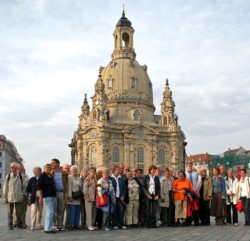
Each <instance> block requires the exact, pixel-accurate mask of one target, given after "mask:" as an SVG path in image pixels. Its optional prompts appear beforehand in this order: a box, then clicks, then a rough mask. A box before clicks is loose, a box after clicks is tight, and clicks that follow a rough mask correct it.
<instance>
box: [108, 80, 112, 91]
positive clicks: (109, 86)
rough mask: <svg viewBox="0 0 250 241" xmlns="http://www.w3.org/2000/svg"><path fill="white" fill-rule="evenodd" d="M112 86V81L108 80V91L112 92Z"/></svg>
mask: <svg viewBox="0 0 250 241" xmlns="http://www.w3.org/2000/svg"><path fill="white" fill-rule="evenodd" d="M112 84H113V80H112V79H109V80H108V89H109V90H112V88H113V86H112Z"/></svg>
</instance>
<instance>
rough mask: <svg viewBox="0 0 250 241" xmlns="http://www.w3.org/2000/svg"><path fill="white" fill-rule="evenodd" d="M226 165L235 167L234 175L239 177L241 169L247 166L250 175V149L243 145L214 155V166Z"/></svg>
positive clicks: (212, 161)
mask: <svg viewBox="0 0 250 241" xmlns="http://www.w3.org/2000/svg"><path fill="white" fill-rule="evenodd" d="M221 164H222V165H224V166H225V167H226V169H227V168H233V171H234V175H235V176H237V177H238V178H239V175H240V170H241V169H242V168H245V169H246V170H247V172H248V175H250V150H246V149H245V148H243V147H242V146H240V147H239V148H236V149H230V148H229V149H228V150H226V151H225V152H223V153H222V154H220V155H213V156H212V160H211V165H212V166H220V165H221Z"/></svg>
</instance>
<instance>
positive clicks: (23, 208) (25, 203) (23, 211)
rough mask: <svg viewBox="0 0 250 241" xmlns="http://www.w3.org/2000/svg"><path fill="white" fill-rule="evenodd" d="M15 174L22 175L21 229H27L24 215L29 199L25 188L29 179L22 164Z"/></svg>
mask: <svg viewBox="0 0 250 241" xmlns="http://www.w3.org/2000/svg"><path fill="white" fill-rule="evenodd" d="M17 172H18V173H20V174H21V175H22V181H23V188H24V193H23V202H22V209H21V210H22V212H21V221H22V225H23V228H27V225H26V213H27V208H28V205H29V197H28V194H27V192H26V188H27V186H28V182H29V177H28V175H26V173H25V169H24V166H23V165H22V164H20V165H19V167H18V170H17Z"/></svg>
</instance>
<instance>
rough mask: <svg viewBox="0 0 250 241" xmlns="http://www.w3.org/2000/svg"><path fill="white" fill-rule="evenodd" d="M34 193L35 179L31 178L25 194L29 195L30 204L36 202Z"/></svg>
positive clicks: (35, 187)
mask: <svg viewBox="0 0 250 241" xmlns="http://www.w3.org/2000/svg"><path fill="white" fill-rule="evenodd" d="M36 191H37V179H36V177H31V178H30V180H29V182H28V186H27V188H26V192H27V193H28V194H30V204H32V203H35V202H36Z"/></svg>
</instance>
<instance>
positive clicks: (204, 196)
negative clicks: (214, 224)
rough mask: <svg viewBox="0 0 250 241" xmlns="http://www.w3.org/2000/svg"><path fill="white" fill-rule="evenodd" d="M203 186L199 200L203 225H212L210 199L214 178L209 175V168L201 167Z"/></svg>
mask: <svg viewBox="0 0 250 241" xmlns="http://www.w3.org/2000/svg"><path fill="white" fill-rule="evenodd" d="M200 175H201V188H200V200H199V218H200V220H201V225H210V207H209V206H210V201H211V199H212V191H213V186H212V179H211V177H209V176H208V175H207V169H205V168H204V169H201V171H200Z"/></svg>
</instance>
